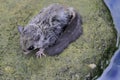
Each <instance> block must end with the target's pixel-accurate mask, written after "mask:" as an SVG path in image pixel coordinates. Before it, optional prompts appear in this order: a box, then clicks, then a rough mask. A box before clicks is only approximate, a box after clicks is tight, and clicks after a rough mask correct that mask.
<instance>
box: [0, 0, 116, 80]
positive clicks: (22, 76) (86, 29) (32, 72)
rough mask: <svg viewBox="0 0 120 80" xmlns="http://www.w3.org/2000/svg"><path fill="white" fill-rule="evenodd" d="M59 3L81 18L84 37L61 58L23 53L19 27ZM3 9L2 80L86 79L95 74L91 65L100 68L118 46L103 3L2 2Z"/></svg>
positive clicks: (0, 18) (0, 34)
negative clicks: (74, 10) (109, 53)
mask: <svg viewBox="0 0 120 80" xmlns="http://www.w3.org/2000/svg"><path fill="white" fill-rule="evenodd" d="M56 2H57V3H61V4H64V5H68V6H72V7H74V8H75V9H76V10H77V11H78V12H79V13H80V14H81V15H82V19H83V25H82V27H83V35H82V36H81V37H79V39H77V40H76V41H75V42H73V43H72V44H70V45H69V47H68V48H67V49H65V50H64V52H62V53H61V54H60V55H59V56H53V57H51V56H47V57H42V58H36V57H35V56H34V55H24V54H22V51H21V48H20V44H19V33H18V31H17V25H23V26H24V25H26V24H27V22H28V21H29V20H30V19H31V18H32V17H34V15H36V14H38V12H39V11H40V10H41V9H42V8H43V7H46V6H48V5H49V4H51V3H56ZM0 7H1V8H0V80H84V79H86V78H87V77H88V74H89V73H91V72H92V71H93V69H92V68H91V67H90V66H89V65H90V64H95V65H97V64H98V63H99V61H100V60H101V55H103V54H106V50H108V51H111V50H112V49H111V48H112V46H115V41H116V37H115V30H114V28H113V25H112V21H111V17H110V16H109V11H108V10H107V9H106V7H105V6H104V4H103V2H102V0H1V1H0ZM92 74H94V72H93V73H92ZM91 77H93V76H91Z"/></svg>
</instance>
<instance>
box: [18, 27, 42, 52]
mask: <svg viewBox="0 0 120 80" xmlns="http://www.w3.org/2000/svg"><path fill="white" fill-rule="evenodd" d="M18 31H19V33H20V45H21V48H22V50H23V52H24V54H28V53H30V52H31V51H33V50H35V49H37V48H38V47H40V45H39V43H40V39H41V38H40V37H41V36H40V31H38V29H37V27H34V26H33V25H29V26H26V27H22V26H18ZM41 45H42V44H41Z"/></svg>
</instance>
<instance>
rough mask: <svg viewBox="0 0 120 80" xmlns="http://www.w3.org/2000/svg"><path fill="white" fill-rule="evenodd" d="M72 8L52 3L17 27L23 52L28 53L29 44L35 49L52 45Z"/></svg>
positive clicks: (71, 13)
mask: <svg viewBox="0 0 120 80" xmlns="http://www.w3.org/2000/svg"><path fill="white" fill-rule="evenodd" d="M73 14H74V10H73V8H70V7H65V6H63V5H60V4H52V5H50V6H48V7H46V8H44V9H42V10H41V11H40V13H39V14H38V15H37V16H35V17H34V18H32V19H31V20H30V22H29V23H28V24H27V25H26V26H25V27H24V28H21V27H18V30H19V32H20V44H21V47H22V49H23V51H24V52H26V53H29V52H30V51H32V50H28V48H29V47H30V46H34V50H35V49H46V48H48V47H49V46H51V45H53V44H54V43H55V42H56V40H57V39H58V38H59V37H60V35H61V33H63V31H64V28H65V27H66V26H67V25H68V24H69V23H70V20H71V16H73Z"/></svg>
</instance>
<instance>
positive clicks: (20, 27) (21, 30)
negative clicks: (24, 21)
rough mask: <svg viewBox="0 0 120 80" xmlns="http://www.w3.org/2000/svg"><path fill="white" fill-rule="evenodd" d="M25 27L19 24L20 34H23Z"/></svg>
mask: <svg viewBox="0 0 120 80" xmlns="http://www.w3.org/2000/svg"><path fill="white" fill-rule="evenodd" d="M23 29H24V27H22V26H20V25H19V26H18V32H19V33H20V34H22V33H23Z"/></svg>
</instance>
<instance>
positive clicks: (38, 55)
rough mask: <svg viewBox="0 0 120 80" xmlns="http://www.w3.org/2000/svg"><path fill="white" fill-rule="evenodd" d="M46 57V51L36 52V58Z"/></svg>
mask: <svg viewBox="0 0 120 80" xmlns="http://www.w3.org/2000/svg"><path fill="white" fill-rule="evenodd" d="M42 55H43V56H45V57H46V55H45V54H44V49H40V50H39V51H38V52H36V57H37V58H39V57H40V58H41V56H42Z"/></svg>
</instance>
